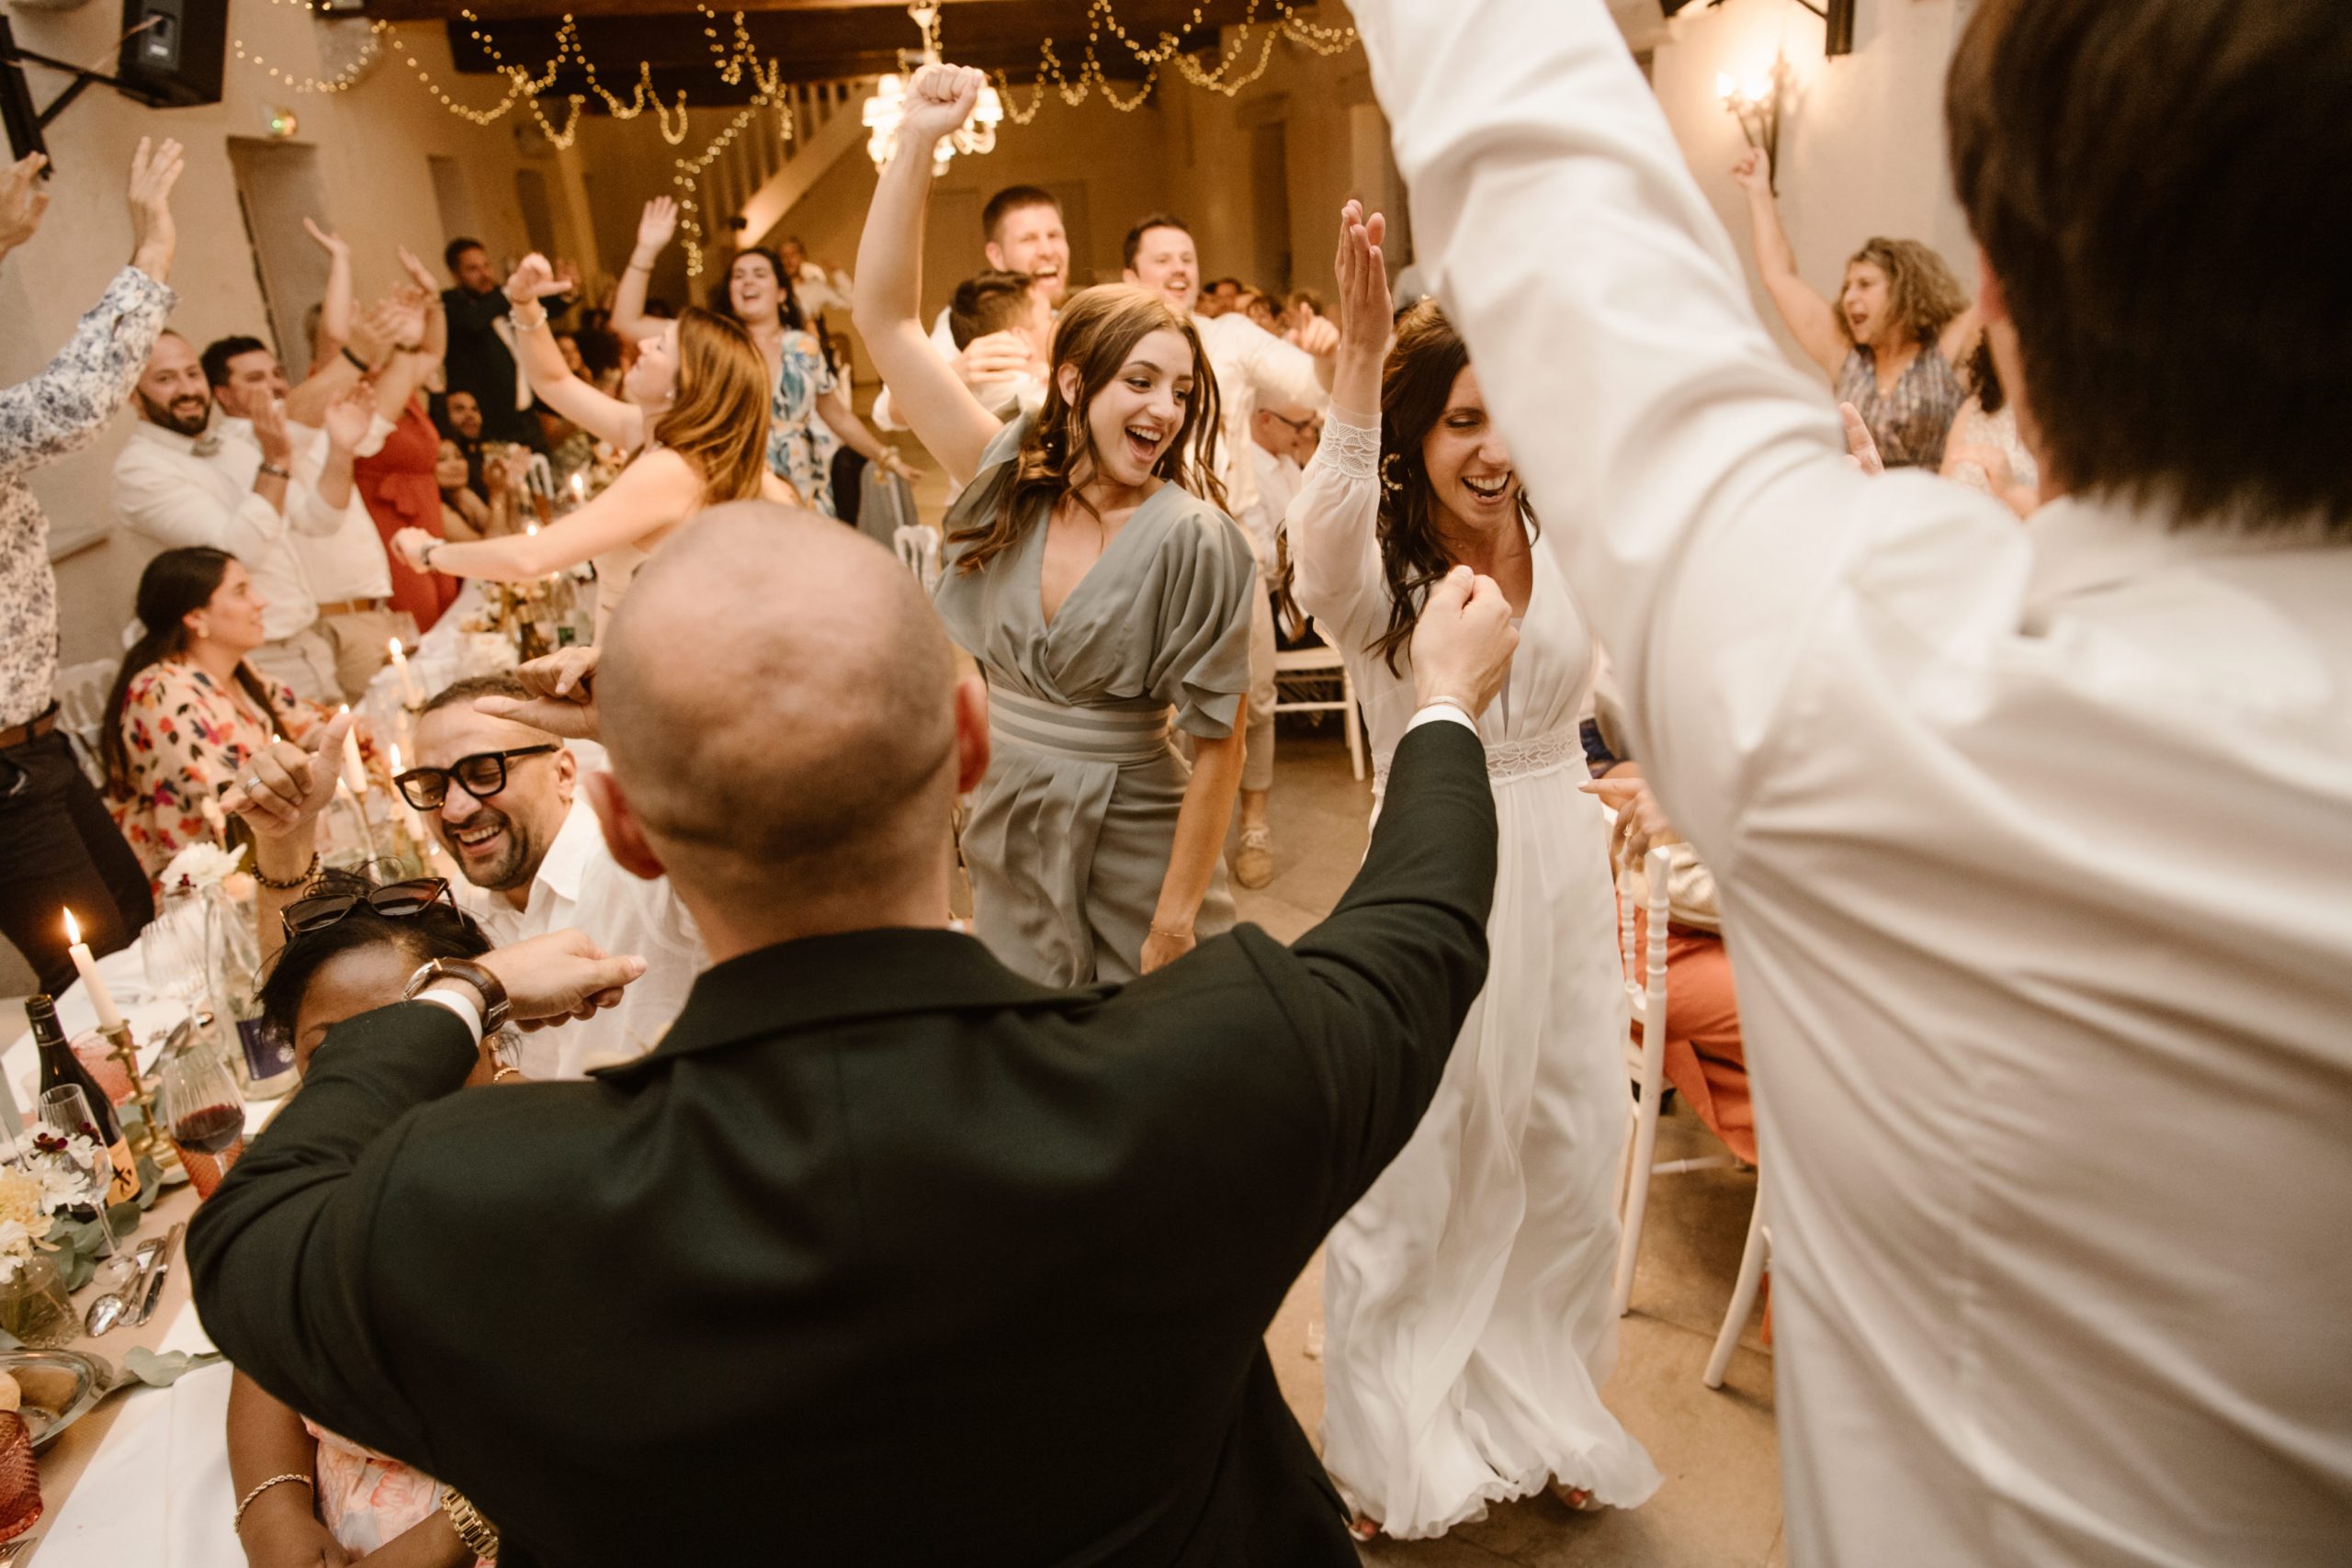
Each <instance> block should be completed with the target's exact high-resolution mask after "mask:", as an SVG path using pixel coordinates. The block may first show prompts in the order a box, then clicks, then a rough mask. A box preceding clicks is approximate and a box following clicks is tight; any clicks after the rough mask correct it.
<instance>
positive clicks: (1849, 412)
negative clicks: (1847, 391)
mask: <svg viewBox="0 0 2352 1568" xmlns="http://www.w3.org/2000/svg"><path fill="white" fill-rule="evenodd" d="M1838 418H1839V419H1841V420H1843V421H1845V422H1846V457H1847V460H1848V461H1849V462H1850V463H1852V464H1853V465H1854V467H1856V468H1860V470H1861V471H1862V472H1864V473H1866V474H1871V475H1877V474H1883V473H1884V472H1886V463H1885V461H1884V460H1883V459H1882V458H1881V457H1879V455H1878V437H1876V436H1874V435H1872V434H1871V427H1870V426H1869V425H1868V424H1867V423H1863V420H1862V411H1861V410H1860V409H1858V408H1856V407H1855V406H1854V405H1853V404H1851V403H1839V404H1838Z"/></svg>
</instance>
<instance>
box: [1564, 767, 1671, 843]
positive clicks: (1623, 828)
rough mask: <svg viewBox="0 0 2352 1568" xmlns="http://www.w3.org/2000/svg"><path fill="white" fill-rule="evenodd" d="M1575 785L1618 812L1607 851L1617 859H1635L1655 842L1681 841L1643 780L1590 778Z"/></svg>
mask: <svg viewBox="0 0 2352 1568" xmlns="http://www.w3.org/2000/svg"><path fill="white" fill-rule="evenodd" d="M1577 788H1578V789H1580V790H1582V791H1584V792H1585V794H1587V795H1599V796H1600V804H1601V805H1603V806H1605V807H1609V809H1610V810H1611V811H1613V812H1615V813H1616V814H1617V823H1616V826H1615V827H1613V828H1612V829H1610V833H1609V852H1610V858H1611V859H1612V860H1614V861H1616V862H1618V863H1621V864H1635V863H1639V862H1640V860H1641V858H1642V857H1643V856H1644V855H1645V854H1647V853H1649V852H1650V851H1651V850H1652V849H1654V848H1656V847H1657V845H1659V844H1679V843H1680V842H1681V841H1682V835H1681V834H1679V833H1678V832H1676V831H1675V830H1674V824H1673V823H1671V822H1669V821H1668V820H1667V818H1666V812H1665V811H1664V810H1663V809H1662V808H1661V807H1659V806H1658V803H1657V796H1656V795H1652V794H1650V789H1649V785H1648V784H1645V783H1644V782H1643V781H1642V780H1640V779H1638V778H1623V779H1590V780H1588V781H1587V782H1585V783H1583V784H1578V785H1577Z"/></svg>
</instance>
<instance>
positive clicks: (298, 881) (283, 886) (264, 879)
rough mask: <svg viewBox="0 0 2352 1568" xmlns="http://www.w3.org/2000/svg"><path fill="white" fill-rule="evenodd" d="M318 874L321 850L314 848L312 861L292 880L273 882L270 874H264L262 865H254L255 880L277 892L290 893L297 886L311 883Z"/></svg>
mask: <svg viewBox="0 0 2352 1568" xmlns="http://www.w3.org/2000/svg"><path fill="white" fill-rule="evenodd" d="M318 874H319V852H318V851H316V850H312V851H311V863H310V864H308V865H306V866H304V867H303V868H302V872H301V874H300V875H299V876H297V877H295V878H294V880H293V881H291V882H273V881H271V880H270V879H269V877H268V876H266V875H265V874H263V872H262V869H261V867H260V866H258V865H256V866H254V881H255V882H258V883H260V884H261V885H262V886H264V887H266V888H268V889H270V890H271V891H272V892H275V893H290V892H292V891H293V890H294V889H295V888H297V887H301V886H307V885H308V884H309V883H310V880H311V878H312V877H314V876H316V875H318Z"/></svg>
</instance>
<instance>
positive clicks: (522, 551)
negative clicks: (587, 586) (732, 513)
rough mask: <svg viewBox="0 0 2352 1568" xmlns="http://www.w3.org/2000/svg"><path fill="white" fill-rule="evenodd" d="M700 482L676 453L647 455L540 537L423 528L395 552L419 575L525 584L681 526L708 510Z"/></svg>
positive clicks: (407, 535)
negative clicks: (457, 537) (455, 537)
mask: <svg viewBox="0 0 2352 1568" xmlns="http://www.w3.org/2000/svg"><path fill="white" fill-rule="evenodd" d="M702 491H703V486H702V476H701V475H700V474H698V473H696V472H695V468H694V466H693V465H692V464H690V463H688V462H687V461H686V460H685V459H684V457H679V456H678V455H677V454H676V453H675V452H671V451H667V450H664V451H659V452H648V453H646V454H645V455H644V456H643V457H639V458H638V459H637V461H635V462H633V463H631V464H630V465H629V466H628V468H624V469H622V470H621V477H620V478H618V479H615V480H614V481H613V482H612V483H611V484H609V485H607V486H606V487H605V491H604V493H602V494H601V495H599V496H597V497H596V499H595V500H594V501H592V502H589V503H588V504H587V505H585V506H583V507H582V508H580V510H579V511H577V512H574V513H571V514H570V515H568V516H565V517H562V518H559V519H558V520H557V521H556V524H555V525H554V526H553V527H548V528H542V529H540V530H539V531H538V532H537V533H536V534H507V535H504V536H501V537H498V538H491V539H474V540H469V541H467V542H466V543H463V544H452V543H450V542H448V541H447V540H443V539H436V538H435V537H434V536H432V535H431V534H429V533H427V532H426V531H425V530H424V529H423V528H403V529H401V531H400V532H399V533H397V534H395V535H393V536H392V548H393V549H394V550H396V551H398V552H399V553H400V557H401V559H402V560H403V561H405V562H406V563H407V564H408V565H409V567H410V568H411V569H412V570H417V571H440V572H447V573H448V575H450V576H451V577H481V578H487V579H488V580H489V581H492V582H523V581H528V580H529V579H531V578H534V577H545V576H547V575H548V573H549V572H551V571H562V570H565V569H566V568H569V567H575V566H578V565H579V564H580V563H581V562H582V561H584V560H590V559H593V558H595V557H597V556H600V555H603V554H604V553H605V551H607V550H612V549H617V548H619V547H621V546H623V545H626V544H628V543H629V542H630V541H632V540H635V539H641V538H643V537H645V536H647V535H649V534H653V533H658V532H659V531H661V530H662V529H663V528H667V527H669V526H670V525H673V524H674V523H678V522H681V521H683V520H684V518H685V517H686V516H687V515H688V514H689V513H693V512H695V510H696V509H698V508H699V507H700V506H701V505H702Z"/></svg>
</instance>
